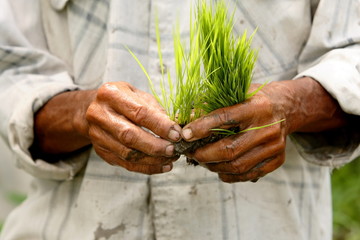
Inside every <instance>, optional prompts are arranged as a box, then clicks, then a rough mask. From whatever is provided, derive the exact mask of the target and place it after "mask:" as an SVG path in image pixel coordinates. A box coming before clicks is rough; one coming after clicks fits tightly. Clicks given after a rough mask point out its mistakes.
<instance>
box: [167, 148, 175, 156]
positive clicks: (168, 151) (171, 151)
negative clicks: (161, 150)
mask: <svg viewBox="0 0 360 240" xmlns="http://www.w3.org/2000/svg"><path fill="white" fill-rule="evenodd" d="M174 148H175V147H174V145H169V146H167V147H166V149H165V153H166V155H168V156H173V155H174Z"/></svg>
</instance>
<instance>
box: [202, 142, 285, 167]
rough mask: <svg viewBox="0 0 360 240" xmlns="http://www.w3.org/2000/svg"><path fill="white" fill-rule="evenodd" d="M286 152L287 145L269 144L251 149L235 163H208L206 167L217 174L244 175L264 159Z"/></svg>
mask: <svg viewBox="0 0 360 240" xmlns="http://www.w3.org/2000/svg"><path fill="white" fill-rule="evenodd" d="M284 150H285V144H284V143H283V142H282V141H275V142H267V143H264V144H261V145H259V146H257V147H255V148H253V149H251V150H250V151H248V152H246V153H245V154H243V155H241V156H240V157H239V158H237V159H235V160H233V161H228V162H219V163H207V164H205V167H206V168H207V169H209V170H210V171H212V172H217V173H230V174H244V173H246V172H248V171H249V170H250V169H252V168H254V167H255V166H256V165H257V164H258V163H260V162H263V161H264V159H270V158H271V157H272V156H277V155H279V154H280V153H282V152H283V151H284Z"/></svg>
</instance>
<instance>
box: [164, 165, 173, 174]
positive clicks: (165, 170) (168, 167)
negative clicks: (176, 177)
mask: <svg viewBox="0 0 360 240" xmlns="http://www.w3.org/2000/svg"><path fill="white" fill-rule="evenodd" d="M162 171H163V172H164V173H165V172H170V171H171V165H165V166H163V167H162Z"/></svg>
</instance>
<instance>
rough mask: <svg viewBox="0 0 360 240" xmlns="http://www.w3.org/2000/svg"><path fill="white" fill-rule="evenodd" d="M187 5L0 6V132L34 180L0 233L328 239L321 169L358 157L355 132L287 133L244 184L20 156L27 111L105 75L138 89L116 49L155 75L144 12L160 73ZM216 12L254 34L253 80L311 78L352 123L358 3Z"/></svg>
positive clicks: (49, 0) (358, 64) (57, 0)
mask: <svg viewBox="0 0 360 240" xmlns="http://www.w3.org/2000/svg"><path fill="white" fill-rule="evenodd" d="M194 2H195V1H190V0H183V1H171V0H133V1H125V0H109V1H105V0H103V1H98V0H76V1H75V0H38V1H32V2H31V3H30V1H26V0H13V1H8V0H0V71H1V75H0V85H1V94H0V100H2V101H3V102H6V103H9V104H2V105H1V106H0V114H1V117H2V119H3V121H2V122H1V125H0V132H1V137H2V138H4V139H5V140H6V142H8V145H9V146H8V147H9V148H10V149H11V150H12V151H13V152H14V153H15V155H16V161H17V164H18V166H19V167H20V168H23V169H24V170H26V171H27V172H29V173H30V174H32V175H33V176H34V180H33V184H32V186H33V189H32V192H31V193H30V195H29V196H28V199H27V200H26V201H25V202H24V203H23V204H22V205H21V206H20V207H18V208H17V209H16V210H15V211H14V212H13V213H12V214H11V215H10V216H9V218H8V220H7V222H6V224H5V226H4V230H3V233H2V239H5V240H8V239H157V240H159V239H160V240H162V239H247V240H248V239H321V240H323V239H331V220H332V219H331V199H330V181H329V172H330V169H331V168H332V167H336V166H339V165H341V164H344V163H346V162H348V161H351V160H352V159H354V158H356V157H357V156H359V155H360V148H359V142H358V135H356V134H358V133H356V134H353V135H354V136H350V135H346V136H347V137H348V138H350V140H351V141H347V142H348V143H349V142H350V144H343V141H339V143H338V142H336V143H335V144H334V143H333V142H330V144H328V141H327V140H328V139H327V138H324V136H326V137H328V135H324V134H318V135H315V134H311V135H294V136H293V137H292V140H290V139H288V141H287V148H286V156H287V160H286V163H285V164H284V165H283V166H282V167H280V168H279V169H277V170H276V171H274V172H273V173H270V174H268V175H267V176H265V177H264V178H262V179H261V180H259V182H257V183H255V184H254V183H236V184H226V183H222V182H221V181H219V180H218V178H217V175H216V174H214V173H211V172H209V171H207V170H205V169H203V168H201V167H192V166H188V165H186V163H185V161H184V160H183V159H180V160H178V161H177V162H176V163H175V164H174V169H173V170H172V171H171V172H170V173H166V174H161V175H153V176H147V175H142V174H138V173H132V172H128V171H126V170H124V169H122V168H120V167H114V166H110V165H108V164H107V163H105V162H104V161H103V160H101V159H100V158H99V157H98V156H97V155H96V154H95V152H94V151H87V152H82V153H77V154H76V155H75V154H74V156H72V157H69V158H68V159H63V160H62V161H60V162H58V163H55V164H49V163H47V162H45V161H43V160H41V159H32V158H31V156H30V154H29V151H28V148H29V146H30V145H31V143H32V140H33V115H34V112H36V111H37V110H38V109H39V108H40V107H41V106H42V105H43V104H45V103H46V101H47V100H48V99H50V98H51V97H53V96H54V95H56V94H58V93H60V92H63V91H67V90H75V89H93V88H96V87H98V86H100V85H101V84H102V83H104V82H108V81H127V82H129V83H131V84H133V85H134V86H136V87H138V88H141V89H143V90H146V89H147V81H146V78H145V76H144V74H143V73H142V71H141V70H140V68H139V67H138V65H137V63H136V62H135V61H134V59H133V58H132V57H131V55H130V54H129V53H128V52H127V50H126V49H125V48H124V46H125V45H126V46H128V47H129V48H130V49H132V51H133V52H134V53H135V54H136V55H137V56H138V57H139V59H140V60H141V62H142V63H143V64H144V65H145V66H146V68H147V70H148V71H149V73H150V75H151V77H152V79H158V77H159V76H160V72H159V67H158V65H159V61H158V59H157V45H156V39H155V27H154V23H155V21H154V16H155V14H156V13H157V14H158V16H159V19H160V23H159V24H160V31H161V37H162V44H163V45H162V49H163V55H164V62H165V64H166V66H167V69H169V70H170V71H173V67H172V66H173V65H174V62H173V51H172V32H173V28H174V26H175V24H176V21H177V19H180V20H181V21H180V29H181V33H182V36H183V38H184V40H186V39H188V35H189V31H188V26H189V12H190V6H191V5H192V4H193V3H194ZM35 3H36V4H35ZM229 9H230V11H232V10H233V9H235V19H236V23H235V26H234V28H235V32H237V33H239V34H241V33H242V32H243V31H244V30H245V29H248V31H249V32H251V31H253V30H254V29H255V28H256V27H258V30H257V33H256V35H255V37H254V47H257V48H259V59H258V62H257V67H256V69H255V73H254V82H264V81H266V80H270V81H277V80H283V79H292V78H296V77H299V76H310V77H313V78H314V79H316V80H317V81H319V82H320V83H321V84H322V86H324V88H325V89H326V90H327V91H328V92H329V93H330V94H331V95H332V96H333V97H334V98H336V99H337V100H338V102H339V103H340V105H341V107H342V109H343V110H344V111H346V112H348V113H350V114H354V115H360V107H359V106H360V74H359V72H360V48H359V39H360V26H359V24H358V22H359V16H358V10H359V9H360V2H359V1H355V0H354V1H351V0H348V1H339V0H322V1H307V0H293V1H279V0H277V1H270V0H266V1H265V0H244V1H236V0H233V1H230V2H229ZM315 10H316V11H315ZM315 104H316V103H315ZM345 134H349V133H348V132H345ZM336 137H339V138H340V139H341V137H342V136H336ZM299 152H300V153H301V154H302V156H305V157H306V160H307V161H305V159H304V158H303V157H302V156H301V155H300V154H299ZM14 162H15V159H14ZM309 162H313V163H317V164H316V165H315V164H312V163H309ZM320 165H324V166H320Z"/></svg>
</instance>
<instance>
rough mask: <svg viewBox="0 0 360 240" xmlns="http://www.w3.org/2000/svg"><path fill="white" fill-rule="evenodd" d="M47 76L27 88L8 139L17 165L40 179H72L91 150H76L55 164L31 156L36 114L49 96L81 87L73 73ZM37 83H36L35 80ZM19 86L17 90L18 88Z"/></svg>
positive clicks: (13, 116) (17, 107) (11, 117)
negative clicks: (72, 75) (32, 86)
mask: <svg viewBox="0 0 360 240" xmlns="http://www.w3.org/2000/svg"><path fill="white" fill-rule="evenodd" d="M39 77H40V78H47V79H46V81H42V80H44V79H37V81H42V84H38V86H36V88H31V90H29V89H28V90H27V91H24V94H23V96H22V97H21V100H20V101H19V102H18V103H17V104H16V105H15V106H16V107H15V108H14V109H13V112H12V114H11V116H10V119H9V128H8V138H9V144H10V148H11V149H12V150H13V151H14V153H15V156H16V158H17V165H18V167H19V168H22V169H24V170H25V171H27V172H28V173H30V174H32V175H33V176H35V177H37V178H44V179H51V180H69V179H72V178H73V177H74V176H75V175H76V173H77V172H79V171H80V170H81V169H82V168H83V167H84V165H85V164H86V162H87V159H88V155H89V151H82V152H79V153H75V154H73V155H71V156H69V157H67V158H66V159H63V160H60V161H58V162H56V163H48V162H46V161H44V160H42V159H32V157H31V154H30V151H29V147H30V146H31V145H32V142H33V139H34V132H33V123H34V113H35V112H36V111H37V110H38V109H40V108H41V107H42V106H43V105H44V104H45V103H46V102H47V101H48V100H49V99H50V98H52V97H53V96H55V95H57V94H59V93H61V92H65V91H73V90H78V89H79V87H78V86H76V85H74V84H73V83H72V80H71V78H70V76H69V75H68V74H67V73H65V72H63V73H60V74H56V75H53V76H51V77H50V78H49V77H44V76H39ZM33 84H34V85H36V82H34V83H33ZM18 90H19V89H14V91H18Z"/></svg>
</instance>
